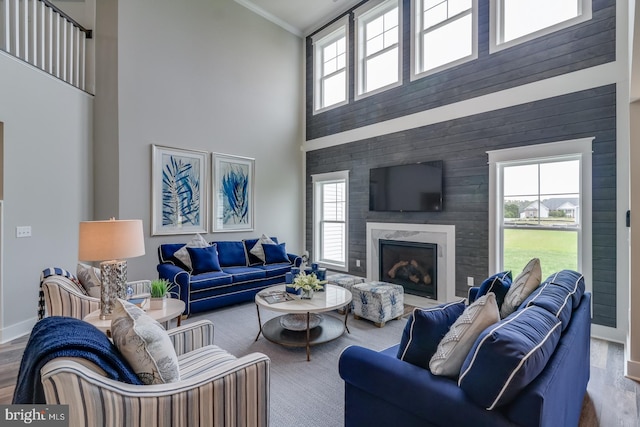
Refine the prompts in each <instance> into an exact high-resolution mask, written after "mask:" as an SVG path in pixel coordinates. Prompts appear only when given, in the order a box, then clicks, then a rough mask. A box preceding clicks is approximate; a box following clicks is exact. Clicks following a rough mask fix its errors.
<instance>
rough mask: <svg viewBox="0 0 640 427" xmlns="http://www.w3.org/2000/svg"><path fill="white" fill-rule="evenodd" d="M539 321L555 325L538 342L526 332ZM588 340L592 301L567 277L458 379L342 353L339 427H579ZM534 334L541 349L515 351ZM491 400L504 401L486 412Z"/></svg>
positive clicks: (540, 291)
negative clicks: (342, 413) (342, 401)
mask: <svg viewBox="0 0 640 427" xmlns="http://www.w3.org/2000/svg"><path fill="white" fill-rule="evenodd" d="M473 294H474V295H475V294H476V292H475V290H474V292H473ZM453 304H456V303H452V305H453ZM458 304H461V303H458ZM414 314H415V312H414ZM458 314H459V311H458ZM527 318H528V319H527ZM541 320H544V321H545V322H548V323H550V324H551V325H552V327H550V328H549V329H548V332H547V331H546V330H543V331H542V334H540V332H541V331H539V330H538V331H534V330H533V329H534V328H532V326H531V325H532V324H539V323H538V322H539V321H541ZM543 329H544V328H543ZM590 333H591V295H590V293H587V292H584V279H583V278H582V276H581V275H580V274H578V273H576V272H572V271H569V270H563V271H562V272H560V273H556V274H555V275H552V276H550V277H549V278H548V279H547V280H546V281H545V282H543V283H542V284H540V285H539V286H538V288H537V289H535V291H533V293H532V294H530V295H529V297H528V298H527V299H526V300H525V301H524V302H523V303H522V304H521V305H520V306H519V307H518V309H517V310H516V311H515V312H514V313H512V314H511V315H509V316H508V317H506V318H504V319H502V320H500V321H499V322H498V323H496V324H494V325H492V326H490V327H488V328H487V329H485V330H484V331H483V332H482V333H481V334H480V336H479V337H478V338H477V340H476V341H475V343H474V346H473V347H472V349H471V351H469V354H468V355H467V358H466V360H465V363H464V364H463V366H462V369H461V370H460V372H461V375H460V376H459V377H458V378H449V377H444V376H436V375H433V374H432V373H431V372H430V371H429V369H425V368H424V367H420V366H416V365H415V364H411V363H408V362H405V361H403V360H400V359H399V358H398V346H395V347H392V348H389V349H387V350H384V351H381V352H376V351H373V350H370V349H366V348H363V347H358V346H352V347H348V348H347V349H345V350H344V352H343V353H342V355H341V357H340V362H339V371H340V375H341V377H342V378H343V379H344V381H345V426H346V427H349V426H363V425H369V426H384V425H398V426H404V427H408V426H474V427H481V426H486V427H500V426H531V427H532V426H577V425H578V422H579V419H580V413H581V409H582V403H583V398H584V395H585V393H586V389H587V383H588V381H589V369H590V365H589V345H590ZM536 335H538V336H543V337H544V338H543V339H542V340H541V344H540V345H538V346H535V345H532V346H531V347H530V348H531V350H530V351H525V352H524V353H523V352H521V348H520V344H521V342H522V341H527V340H529V338H530V337H532V336H536ZM534 344H535V341H534ZM536 347H537V348H536ZM468 369H471V370H472V371H473V372H472V373H471V374H470V375H463V374H466V373H468V372H467V370H468ZM513 383H518V384H519V388H518V387H516V388H512V384H513ZM495 396H501V397H499V398H496V400H495V401H497V400H498V399H501V400H500V402H499V404H498V405H496V406H495V407H493V408H491V409H489V406H488V405H489V403H487V402H491V401H493V399H494V397H495Z"/></svg>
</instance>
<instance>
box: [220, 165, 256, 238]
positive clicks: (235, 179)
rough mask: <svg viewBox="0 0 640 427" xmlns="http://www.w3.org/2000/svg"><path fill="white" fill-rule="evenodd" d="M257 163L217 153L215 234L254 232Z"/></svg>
mask: <svg viewBox="0 0 640 427" xmlns="http://www.w3.org/2000/svg"><path fill="white" fill-rule="evenodd" d="M254 166H255V160H254V159H250V158H248V157H238V156H230V155H227V154H219V153H213V231H214V232H221V231H251V230H253V204H254V201H253V188H254V187H253V174H254Z"/></svg>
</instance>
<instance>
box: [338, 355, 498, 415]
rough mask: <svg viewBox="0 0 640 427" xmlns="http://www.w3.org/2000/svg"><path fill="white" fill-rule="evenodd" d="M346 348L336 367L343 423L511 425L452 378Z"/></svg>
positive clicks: (388, 357)
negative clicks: (342, 383) (472, 398)
mask: <svg viewBox="0 0 640 427" xmlns="http://www.w3.org/2000/svg"><path fill="white" fill-rule="evenodd" d="M391 353H393V354H395V351H389V350H387V351H385V352H381V353H379V352H376V351H374V350H370V349H367V348H363V347H359V346H351V347H347V348H346V349H345V350H344V351H343V352H342V355H341V356H340V361H339V365H338V370H339V372H340V376H341V377H342V378H343V379H344V381H345V426H347V427H348V426H351V425H354V426H355V425H385V424H388V423H392V424H394V425H403V426H409V425H443V426H444V425H469V422H470V421H471V420H472V421H473V425H474V426H486V427H497V426H507V425H510V423H508V422H507V421H506V420H505V419H504V418H503V417H502V416H501V414H499V413H498V412H490V411H486V410H485V409H484V408H480V407H479V406H476V405H475V404H474V403H473V402H471V401H470V400H469V399H468V398H467V397H466V395H465V394H464V392H463V391H462V389H460V388H459V387H458V385H457V383H456V382H455V380H453V379H450V378H446V377H441V376H436V375H433V374H432V373H431V372H429V371H428V370H427V369H423V368H420V367H418V366H415V365H412V364H410V363H407V362H404V361H402V360H400V359H397V358H396V357H394V356H393V355H392V354H391Z"/></svg>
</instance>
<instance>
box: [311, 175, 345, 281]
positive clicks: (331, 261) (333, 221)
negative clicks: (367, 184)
mask: <svg viewBox="0 0 640 427" xmlns="http://www.w3.org/2000/svg"><path fill="white" fill-rule="evenodd" d="M348 179H349V171H341V172H332V173H326V174H319V175H313V176H312V180H313V209H314V215H313V242H314V251H313V258H314V261H315V262H318V263H319V264H320V265H322V266H323V267H327V268H331V269H334V270H344V271H346V270H347V265H348V264H347V236H348V233H347V229H348V224H347V213H348V212H349V210H348V196H347V195H348V185H347V182H348Z"/></svg>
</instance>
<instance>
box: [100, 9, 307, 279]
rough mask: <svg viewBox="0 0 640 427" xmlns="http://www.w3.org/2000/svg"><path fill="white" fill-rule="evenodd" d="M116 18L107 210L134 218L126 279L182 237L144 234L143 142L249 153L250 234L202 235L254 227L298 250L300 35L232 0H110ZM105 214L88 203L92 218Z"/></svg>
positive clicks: (147, 170)
mask: <svg viewBox="0 0 640 427" xmlns="http://www.w3.org/2000/svg"><path fill="white" fill-rule="evenodd" d="M100 8H101V6H100V4H98V11H97V12H98V26H97V30H98V32H100V31H101V28H100V23H101V17H100ZM117 16H118V32H117V41H118V49H117V76H118V81H117V85H116V87H115V88H114V89H115V90H117V103H118V111H117V115H118V117H117V119H118V124H117V127H118V158H119V164H118V165H117V168H118V171H119V172H118V181H119V182H118V184H117V185H118V189H119V191H118V203H117V204H118V205H119V206H117V207H116V209H117V215H116V216H117V217H118V218H120V219H129V218H141V219H143V221H144V226H145V233H146V252H147V254H146V255H145V256H144V257H140V258H135V259H131V260H129V268H128V274H129V278H131V279H142V278H149V277H156V276H157V272H156V265H157V255H156V251H157V247H158V245H159V244H160V243H163V242H187V241H188V240H190V239H191V236H188V235H179V236H156V237H151V235H150V234H151V207H150V202H151V193H150V191H151V180H150V178H151V144H159V145H165V146H171V147H182V148H189V149H195V150H203V151H208V152H220V153H225V154H233V155H239V156H246V157H253V158H255V160H256V163H255V164H256V169H255V195H256V203H255V230H254V231H252V232H242V233H218V234H215V235H214V234H208V235H207V236H205V237H206V238H207V239H208V240H237V239H242V238H248V237H253V236H259V235H260V234H261V233H265V234H268V235H275V236H277V237H278V238H279V239H280V240H281V241H285V242H286V243H287V248H288V249H289V250H291V251H296V252H299V251H300V250H301V248H302V233H300V230H301V229H302V199H301V197H302V196H301V195H302V181H303V178H302V173H301V170H300V164H301V161H302V153H301V151H300V148H299V147H300V144H301V141H302V126H301V122H300V111H301V109H302V108H303V102H302V90H301V88H302V83H301V78H302V74H301V73H300V69H301V64H302V60H303V52H302V43H301V42H300V39H299V38H297V37H295V36H293V35H292V34H290V33H288V32H286V31H285V30H283V29H281V28H280V27H278V26H276V25H275V24H273V23H271V22H269V21H267V20H265V19H263V18H261V17H259V16H257V15H255V14H254V13H252V12H250V11H249V10H247V9H245V8H244V7H242V6H240V5H238V4H237V3H235V2H234V1H233V0H217V1H210V0H186V1H180V2H176V1H170V0H162V1H158V0H137V1H135V2H131V1H120V2H118V14H117ZM98 37H100V34H98ZM97 57H98V60H99V61H100V58H101V53H100V52H99V51H98V52H97ZM105 59H106V58H105ZM110 66H111V65H109V64H108V63H102V64H101V63H100V62H99V63H98V64H97V68H98V69H103V70H106V69H108V68H109V67H110ZM97 98H98V95H97ZM100 120H102V118H100ZM97 129H98V124H96V130H97ZM100 137H101V136H100V134H96V138H97V139H98V138H100ZM100 185H101V186H107V185H108V183H106V182H103V183H101V184H100ZM105 190H106V189H105ZM106 214H107V212H106V210H105V208H104V207H101V208H100V209H96V216H98V215H102V216H105V215H106ZM96 219H100V218H96Z"/></svg>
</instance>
